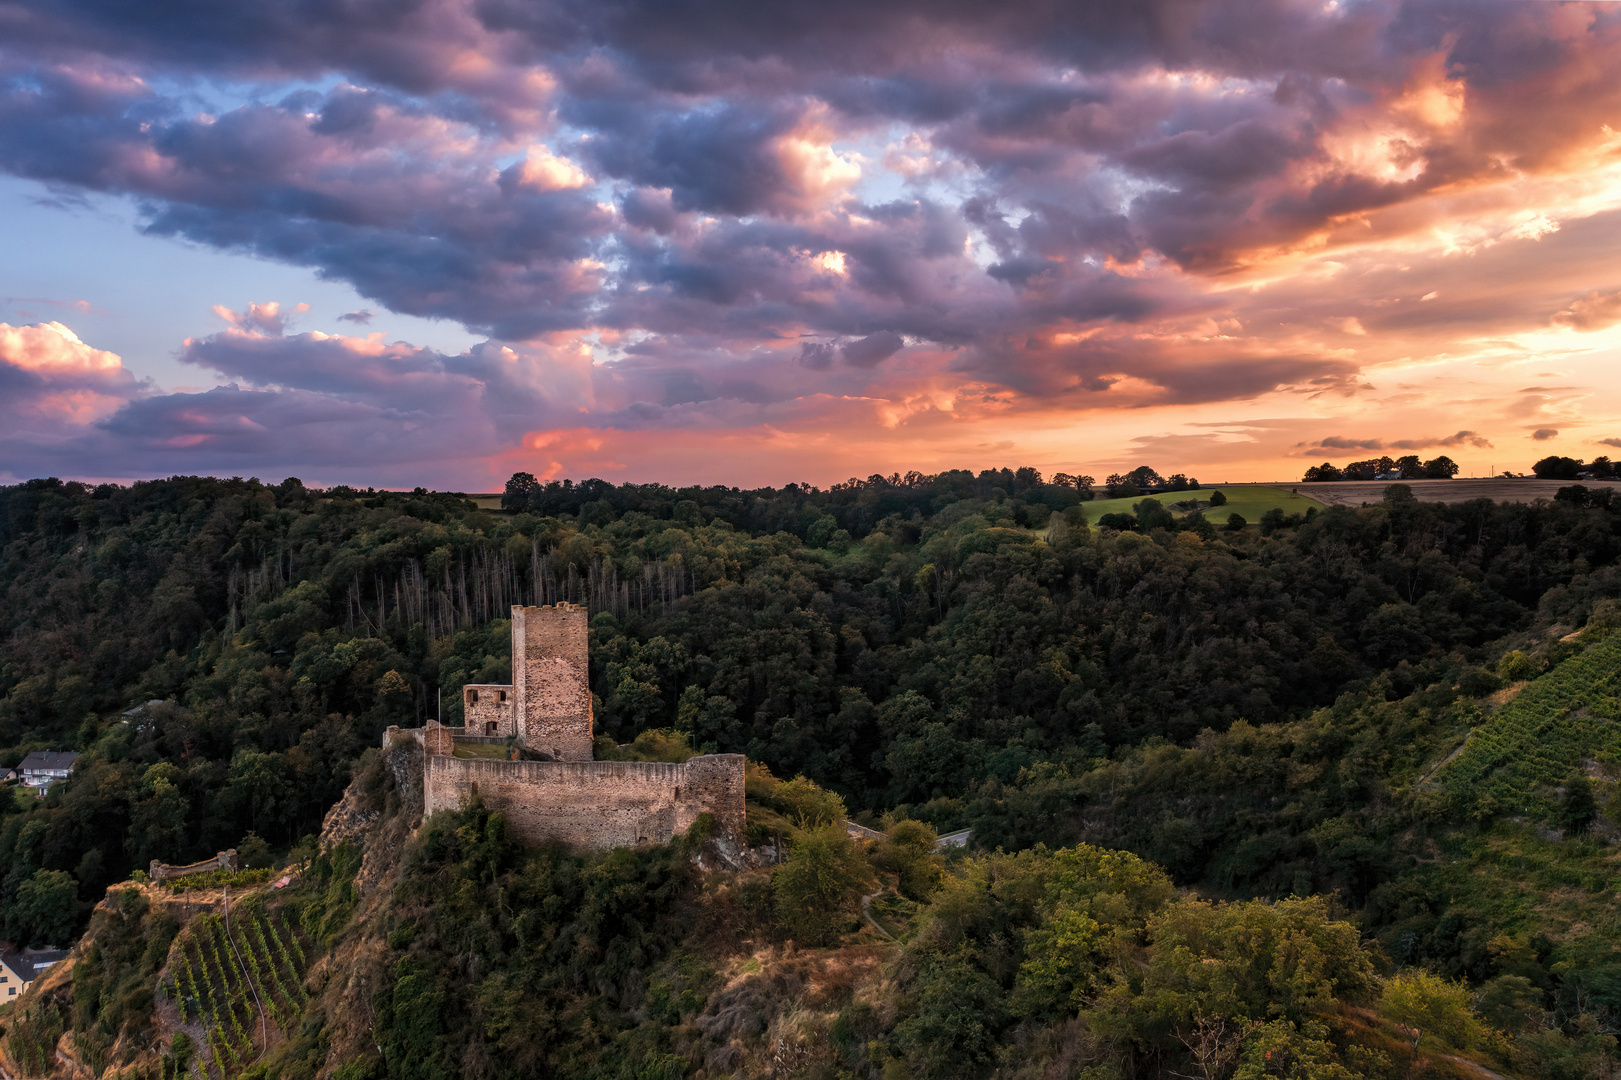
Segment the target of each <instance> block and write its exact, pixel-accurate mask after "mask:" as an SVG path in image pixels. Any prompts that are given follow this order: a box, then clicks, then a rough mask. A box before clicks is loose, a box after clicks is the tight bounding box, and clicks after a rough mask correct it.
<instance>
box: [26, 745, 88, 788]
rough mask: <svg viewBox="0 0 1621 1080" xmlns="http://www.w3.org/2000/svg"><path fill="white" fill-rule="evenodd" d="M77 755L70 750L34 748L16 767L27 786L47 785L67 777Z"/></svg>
mask: <svg viewBox="0 0 1621 1080" xmlns="http://www.w3.org/2000/svg"><path fill="white" fill-rule="evenodd" d="M78 757H79V755H78V754H75V753H73V752H71V751H56V750H35V751H34V752H33V753H32V754H29V755H28V756H27V757H25V758H23V762H22V764H21V765H19V766H17V768H18V769H19V770H20V771H21V772H22V774H23V783H24V784H27V785H28V786H29V787H37V788H42V787H49V786H50V785H52V784H54V783H56V782H57V781H58V780H66V779H67V778H68V773H70V772H72V771H73V763H74V761H76V760H77V759H78Z"/></svg>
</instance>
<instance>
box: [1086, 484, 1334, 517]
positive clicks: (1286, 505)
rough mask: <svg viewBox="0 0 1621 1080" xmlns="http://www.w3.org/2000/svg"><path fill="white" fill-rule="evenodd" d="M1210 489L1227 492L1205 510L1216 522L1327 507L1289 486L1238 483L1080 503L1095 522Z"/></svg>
mask: <svg viewBox="0 0 1621 1080" xmlns="http://www.w3.org/2000/svg"><path fill="white" fill-rule="evenodd" d="M1213 491H1220V492H1221V493H1222V494H1223V495H1225V496H1227V505H1225V506H1216V507H1212V508H1210V509H1208V510H1206V511H1205V517H1207V518H1209V519H1210V520H1211V521H1212V522H1214V523H1215V524H1218V525H1220V524H1222V523H1223V522H1225V521H1226V520H1227V515H1229V514H1241V515H1243V518H1244V520H1245V521H1247V522H1249V523H1250V524H1251V525H1254V524H1255V523H1256V522H1258V521H1260V520H1261V515H1262V514H1264V513H1266V512H1267V511H1268V510H1271V509H1274V508H1276V509H1280V510H1282V511H1283V512H1284V513H1285V514H1304V513H1305V512H1306V511H1307V510H1309V509H1312V508H1315V509H1318V510H1323V509H1326V508H1325V507H1324V505H1323V504H1322V503H1320V502H1318V501H1317V500H1316V499H1311V498H1307V497H1306V496H1304V495H1296V494H1294V493H1293V492H1291V491H1290V490H1289V489H1288V488H1281V487H1264V486H1260V485H1254V486H1249V485H1241V486H1234V487H1224V488H1201V489H1200V490H1198V491H1168V492H1165V493H1164V494H1160V495H1138V496H1137V497H1135V498H1131V499H1096V500H1094V501H1092V502H1089V503H1082V504H1081V505H1082V506H1083V507H1084V508H1085V509H1086V520H1087V521H1090V522H1092V523H1093V524H1094V525H1095V524H1097V520H1098V518H1100V517H1102V516H1103V515H1104V514H1129V513H1131V508H1132V507H1133V506H1135V505H1136V504H1137V503H1140V502H1142V501H1143V500H1144V499H1145V498H1146V499H1153V500H1155V501H1156V502H1162V503H1164V504H1165V505H1166V506H1174V505H1175V504H1176V503H1179V502H1183V501H1185V500H1193V499H1197V500H1201V501H1208V500H1209V499H1210V494H1211V492H1213ZM1172 512H1173V513H1175V514H1177V515H1178V516H1181V515H1182V514H1183V513H1184V511H1180V510H1174V511H1172Z"/></svg>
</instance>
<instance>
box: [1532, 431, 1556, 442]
mask: <svg viewBox="0 0 1621 1080" xmlns="http://www.w3.org/2000/svg"><path fill="white" fill-rule="evenodd" d="M1558 434H1559V429H1558V428H1551V427H1539V428H1537V429H1536V430H1535V431H1533V432H1532V433H1531V437H1532V438H1533V439H1535V440H1536V441H1537V442H1546V441H1547V440H1549V439H1552V438H1554V437H1555V436H1556V435H1558Z"/></svg>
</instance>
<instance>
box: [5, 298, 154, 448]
mask: <svg viewBox="0 0 1621 1080" xmlns="http://www.w3.org/2000/svg"><path fill="white" fill-rule="evenodd" d="M140 392H141V386H140V384H139V383H138V382H137V381H136V379H135V377H134V376H133V375H132V374H131V373H130V372H129V371H128V370H126V369H125V367H124V364H123V360H122V359H121V358H120V357H119V356H118V355H116V354H115V353H111V352H108V351H106V350H104V349H97V348H94V347H92V346H90V345H87V344H85V343H84V342H83V341H80V340H79V336H78V335H77V334H75V333H74V332H73V331H72V330H70V329H69V328H68V327H67V326H65V325H63V324H62V323H59V322H54V321H53V322H46V323H36V324H33V325H29V326H11V325H10V324H7V323H0V427H3V428H4V429H6V431H7V433H8V435H7V439H8V441H9V440H15V439H20V438H23V437H27V438H45V439H47V440H49V441H51V442H53V443H54V442H57V441H59V440H60V439H63V438H69V437H72V435H73V433H74V432H75V431H77V430H80V429H82V428H83V427H84V426H85V425H88V424H91V423H93V422H95V421H96V420H98V419H100V418H102V417H104V416H106V415H108V414H109V413H111V412H113V411H115V410H117V409H118V408H119V407H120V406H122V405H123V404H124V403H125V402H127V401H129V400H131V399H132V398H134V397H135V396H136V395H137V394H139V393H140Z"/></svg>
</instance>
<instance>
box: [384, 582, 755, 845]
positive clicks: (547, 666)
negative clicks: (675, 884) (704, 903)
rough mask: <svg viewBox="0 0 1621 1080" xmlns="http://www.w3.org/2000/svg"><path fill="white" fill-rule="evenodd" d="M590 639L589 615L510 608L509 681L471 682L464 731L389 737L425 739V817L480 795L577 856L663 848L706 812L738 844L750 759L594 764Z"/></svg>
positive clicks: (513, 829)
mask: <svg viewBox="0 0 1621 1080" xmlns="http://www.w3.org/2000/svg"><path fill="white" fill-rule="evenodd" d="M587 643H588V625H587V614H586V609H585V608H583V607H579V606H576V605H573V604H566V603H563V604H558V605H557V606H555V607H517V606H515V607H513V609H512V679H513V681H512V684H511V685H495V684H469V685H467V686H464V687H463V688H462V714H463V725H462V726H461V727H460V728H455V727H447V726H443V725H440V724H438V723H436V722H434V721H429V722H428V724H427V726H426V727H425V728H424V729H422V730H421V731H420V732H403V731H400V730H399V729H397V728H390V729H389V732H388V734H387V735H385V736H384V740H383V743H384V746H385V747H386V746H389V745H391V744H392V743H393V742H394V741H397V740H399V739H401V738H412V739H419V740H420V741H421V743H422V748H423V752H424V755H425V756H424V759H423V770H422V772H423V804H424V805H423V809H424V812H425V813H429V814H431V813H433V812H434V811H436V810H444V809H450V808H455V807H459V806H461V805H463V804H464V803H465V802H466V801H467V800H468V799H470V798H471V797H472V796H474V795H475V794H476V795H477V796H479V797H480V798H481V799H482V800H483V801H484V805H486V806H488V807H490V808H491V809H493V810H499V811H500V812H501V813H502V814H503V815H504V816H505V817H506V820H507V829H508V831H509V833H510V834H511V835H512V836H513V837H514V838H516V839H518V840H521V841H524V842H527V843H541V842H545V841H561V842H563V843H565V844H568V845H569V846H571V847H580V848H611V847H621V846H634V845H638V844H659V843H664V842H665V841H667V840H670V839H671V838H673V837H675V836H677V835H679V834H681V833H683V832H685V831H686V830H687V829H688V827H690V826H691V825H692V823H693V822H694V821H696V820H697V818H698V815H699V814H703V813H708V814H712V815H713V816H714V818H715V822H716V824H717V826H718V829H719V833H720V834H721V835H722V836H724V837H726V838H728V839H729V840H731V841H733V842H740V841H741V840H742V837H743V823H744V822H743V755H741V754H710V755H705V756H702V757H695V758H691V759H689V760H687V761H686V762H684V763H682V764H679V765H677V764H669V763H665V762H652V761H595V760H593V755H592V716H591V691H590V688H589V685H588V670H589V665H588V655H587Z"/></svg>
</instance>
